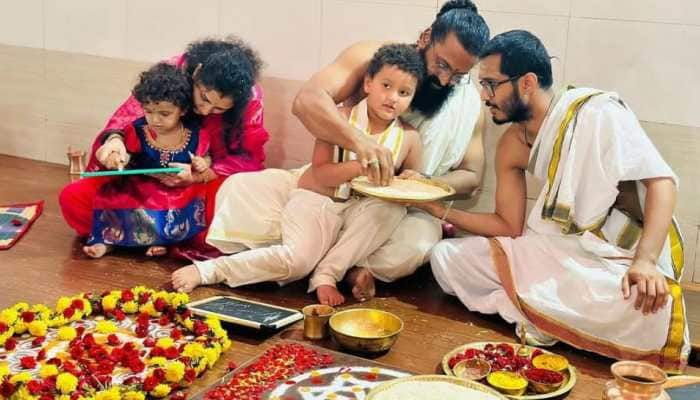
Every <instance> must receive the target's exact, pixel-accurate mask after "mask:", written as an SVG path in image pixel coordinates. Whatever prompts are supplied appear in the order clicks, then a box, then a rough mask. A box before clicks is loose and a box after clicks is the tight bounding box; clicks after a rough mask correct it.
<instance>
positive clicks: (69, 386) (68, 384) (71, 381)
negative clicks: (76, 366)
mask: <svg viewBox="0 0 700 400" xmlns="http://www.w3.org/2000/svg"><path fill="white" fill-rule="evenodd" d="M77 387H78V378H76V377H75V376H74V375H73V374H71V373H69V372H63V373H61V374H59V375H58V376H57V377H56V388H58V390H60V391H61V393H63V394H69V393H73V391H75V388H77Z"/></svg>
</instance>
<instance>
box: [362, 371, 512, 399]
mask: <svg viewBox="0 0 700 400" xmlns="http://www.w3.org/2000/svg"><path fill="white" fill-rule="evenodd" d="M409 382H444V383H450V384H453V385H457V386H461V387H464V388H468V389H471V390H472V391H477V392H481V393H484V394H485V396H488V398H489V400H506V399H507V398H506V397H505V396H503V395H502V394H500V393H498V392H497V391H496V390H495V389H491V388H490V387H488V386H486V385H483V384H481V383H478V382H474V381H470V380H467V379H462V378H457V377H455V376H445V375H416V376H408V377H405V378H399V379H394V380H393V381H389V382H385V383H382V384H381V385H379V386H377V387H375V388H374V389H372V390H371V391H370V392H369V394H368V395H367V400H376V399H377V398H379V396H380V395H381V393H384V392H390V391H391V390H392V389H394V388H396V387H397V386H401V385H403V384H406V383H409ZM416 395H417V397H415V399H419V398H420V399H423V396H422V395H421V394H420V393H417V394H416ZM470 397H471V396H470ZM470 397H464V398H465V399H466V398H470ZM407 400H408V399H407ZM411 400H412V399H411Z"/></svg>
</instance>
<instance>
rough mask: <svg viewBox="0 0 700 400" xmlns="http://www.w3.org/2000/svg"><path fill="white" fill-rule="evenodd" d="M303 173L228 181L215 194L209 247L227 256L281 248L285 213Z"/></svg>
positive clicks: (266, 172) (271, 173)
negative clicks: (276, 245)
mask: <svg viewBox="0 0 700 400" xmlns="http://www.w3.org/2000/svg"><path fill="white" fill-rule="evenodd" d="M301 172H302V171H301V170H292V171H286V170H282V169H266V170H264V171H258V172H247V173H240V174H234V175H231V176H230V177H228V178H226V180H225V181H224V183H223V184H222V185H221V187H220V188H219V190H218V192H217V193H216V210H215V211H214V218H213V220H212V223H211V226H210V227H209V233H208V234H207V243H208V244H210V245H212V246H214V247H216V248H217V249H219V251H221V252H222V253H225V254H232V253H237V252H239V251H243V250H246V249H254V248H258V247H263V246H268V245H271V244H279V243H280V242H281V240H282V228H281V220H282V211H283V210H284V208H285V207H286V206H287V203H288V202H289V198H290V195H291V193H292V190H294V189H296V187H297V181H298V180H299V176H300V175H301Z"/></svg>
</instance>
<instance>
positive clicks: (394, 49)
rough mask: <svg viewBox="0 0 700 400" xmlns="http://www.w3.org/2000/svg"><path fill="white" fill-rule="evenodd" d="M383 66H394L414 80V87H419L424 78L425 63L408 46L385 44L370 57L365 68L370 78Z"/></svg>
mask: <svg viewBox="0 0 700 400" xmlns="http://www.w3.org/2000/svg"><path fill="white" fill-rule="evenodd" d="M385 66H394V67H396V68H398V69H400V70H401V71H403V72H406V73H407V74H409V75H412V76H413V77H414V78H416V83H417V84H416V87H420V85H421V83H423V79H424V78H425V63H424V62H423V57H421V55H420V53H419V52H418V49H416V47H415V46H413V45H410V44H387V45H384V46H382V47H380V48H379V50H377V51H376V52H375V53H374V56H372V59H371V60H370V62H369V67H368V68H367V75H369V77H370V78H374V76H375V75H376V74H377V73H378V72H379V71H381V70H382V68H383V67H385Z"/></svg>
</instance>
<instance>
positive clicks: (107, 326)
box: [95, 321, 117, 334]
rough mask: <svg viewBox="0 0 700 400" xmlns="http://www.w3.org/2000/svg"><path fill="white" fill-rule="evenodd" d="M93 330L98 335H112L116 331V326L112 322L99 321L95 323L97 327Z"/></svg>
mask: <svg viewBox="0 0 700 400" xmlns="http://www.w3.org/2000/svg"><path fill="white" fill-rule="evenodd" d="M95 330H96V331H97V332H98V333H104V334H108V333H112V332H114V331H116V330H117V326H116V325H114V322H112V321H100V322H98V323H97V326H96V327H95Z"/></svg>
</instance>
